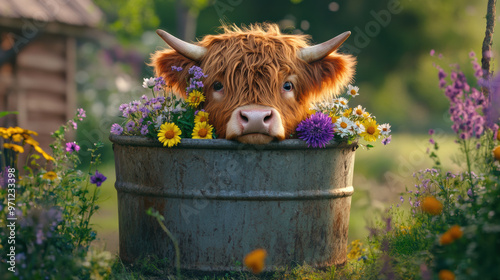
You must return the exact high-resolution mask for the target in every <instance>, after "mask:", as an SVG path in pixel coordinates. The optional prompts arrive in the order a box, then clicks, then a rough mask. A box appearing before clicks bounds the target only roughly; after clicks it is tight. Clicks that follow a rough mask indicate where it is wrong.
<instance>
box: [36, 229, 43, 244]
mask: <svg viewBox="0 0 500 280" xmlns="http://www.w3.org/2000/svg"><path fill="white" fill-rule="evenodd" d="M43 239H44V236H43V231H42V229H41V228H39V229H38V230H37V232H36V242H35V243H36V244H38V245H41V244H42V242H43Z"/></svg>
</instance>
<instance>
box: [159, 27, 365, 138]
mask: <svg viewBox="0 0 500 280" xmlns="http://www.w3.org/2000/svg"><path fill="white" fill-rule="evenodd" d="M223 29H224V33H223V34H219V35H207V36H205V37H204V38H203V40H201V41H200V42H198V43H197V44H190V43H186V42H184V41H182V40H179V39H178V38H175V37H174V36H172V35H170V34H169V33H167V32H165V31H163V30H158V31H157V33H158V35H160V36H161V37H162V38H163V40H164V41H165V42H166V43H167V44H168V45H169V46H170V47H171V48H172V50H169V49H167V50H161V51H157V52H156V53H154V54H153V55H152V58H151V60H152V62H151V65H153V66H154V69H155V74H156V75H157V76H163V77H164V78H165V80H166V81H167V83H168V84H170V85H172V86H173V88H174V90H175V91H176V92H178V93H179V94H181V95H185V93H184V92H185V90H184V89H185V88H186V86H187V77H188V72H187V70H188V69H189V68H190V67H191V66H193V65H198V66H200V67H201V68H202V69H203V71H204V72H205V74H207V75H208V77H207V78H206V79H205V80H204V84H205V88H204V92H205V95H206V98H207V100H206V102H205V106H204V109H205V110H206V111H207V112H208V113H209V114H210V122H211V123H212V124H213V125H214V127H215V129H216V131H217V134H218V135H219V137H220V138H226V139H234V140H237V141H240V142H243V143H252V144H265V143H268V142H270V141H271V140H273V139H278V140H283V139H285V138H287V137H289V136H290V134H292V133H293V132H294V131H295V128H296V127H297V125H298V124H299V123H300V121H301V120H303V119H304V118H305V117H306V115H307V111H308V109H309V107H310V105H311V102H313V101H316V100H318V99H321V98H324V97H325V96H329V95H333V94H336V93H337V92H338V89H339V88H341V87H343V86H345V85H347V84H348V83H349V82H350V80H351V79H352V76H353V75H354V66H355V64H356V63H355V59H354V58H353V57H352V56H350V55H343V54H340V53H337V52H335V50H336V49H337V48H338V47H339V46H340V45H341V44H342V43H343V42H344V41H345V40H346V39H347V37H348V36H349V34H350V32H345V33H343V34H341V35H339V36H337V37H335V38H333V39H331V40H329V41H327V42H324V43H322V44H319V45H315V46H309V45H308V44H307V41H308V36H306V35H286V34H281V33H280V31H279V28H278V26H277V25H275V24H264V25H253V26H250V27H248V28H244V29H240V28H238V27H235V26H232V27H227V26H225V27H223ZM172 66H181V67H183V69H184V70H183V71H181V72H180V73H178V72H174V71H172Z"/></svg>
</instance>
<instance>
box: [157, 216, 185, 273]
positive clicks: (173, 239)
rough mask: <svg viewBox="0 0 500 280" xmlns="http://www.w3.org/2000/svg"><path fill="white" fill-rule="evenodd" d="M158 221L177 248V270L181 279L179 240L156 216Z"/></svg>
mask: <svg viewBox="0 0 500 280" xmlns="http://www.w3.org/2000/svg"><path fill="white" fill-rule="evenodd" d="M155 218H156V220H157V221H158V223H159V224H160V227H161V228H162V229H163V231H164V232H165V233H166V234H167V235H168V237H169V238H170V240H172V243H173V244H174V248H175V267H176V270H177V279H181V251H180V249H179V243H178V242H177V239H175V237H174V236H173V235H172V233H171V232H170V231H169V230H168V229H167V227H166V226H165V224H164V223H163V222H162V221H161V219H160V217H159V216H155Z"/></svg>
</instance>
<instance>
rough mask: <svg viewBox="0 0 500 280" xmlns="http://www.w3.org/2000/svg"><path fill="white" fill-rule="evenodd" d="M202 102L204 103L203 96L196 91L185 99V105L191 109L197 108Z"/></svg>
mask: <svg viewBox="0 0 500 280" xmlns="http://www.w3.org/2000/svg"><path fill="white" fill-rule="evenodd" d="M203 101H205V95H203V93H201V92H200V91H198V90H193V91H192V92H191V93H190V94H189V96H188V98H187V103H188V104H189V106H191V107H193V108H196V107H198V105H200V103H201V102H203Z"/></svg>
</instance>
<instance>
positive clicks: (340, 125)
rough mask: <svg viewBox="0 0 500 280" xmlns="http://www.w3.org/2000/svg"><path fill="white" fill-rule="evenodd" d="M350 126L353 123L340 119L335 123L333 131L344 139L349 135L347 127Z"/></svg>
mask: <svg viewBox="0 0 500 280" xmlns="http://www.w3.org/2000/svg"><path fill="white" fill-rule="evenodd" d="M352 125H353V123H352V121H351V120H349V119H348V118H346V117H340V118H338V120H337V122H336V123H335V130H336V131H337V133H338V134H340V136H341V137H345V136H348V135H350V134H351V133H350V131H349V127H350V126H352Z"/></svg>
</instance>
